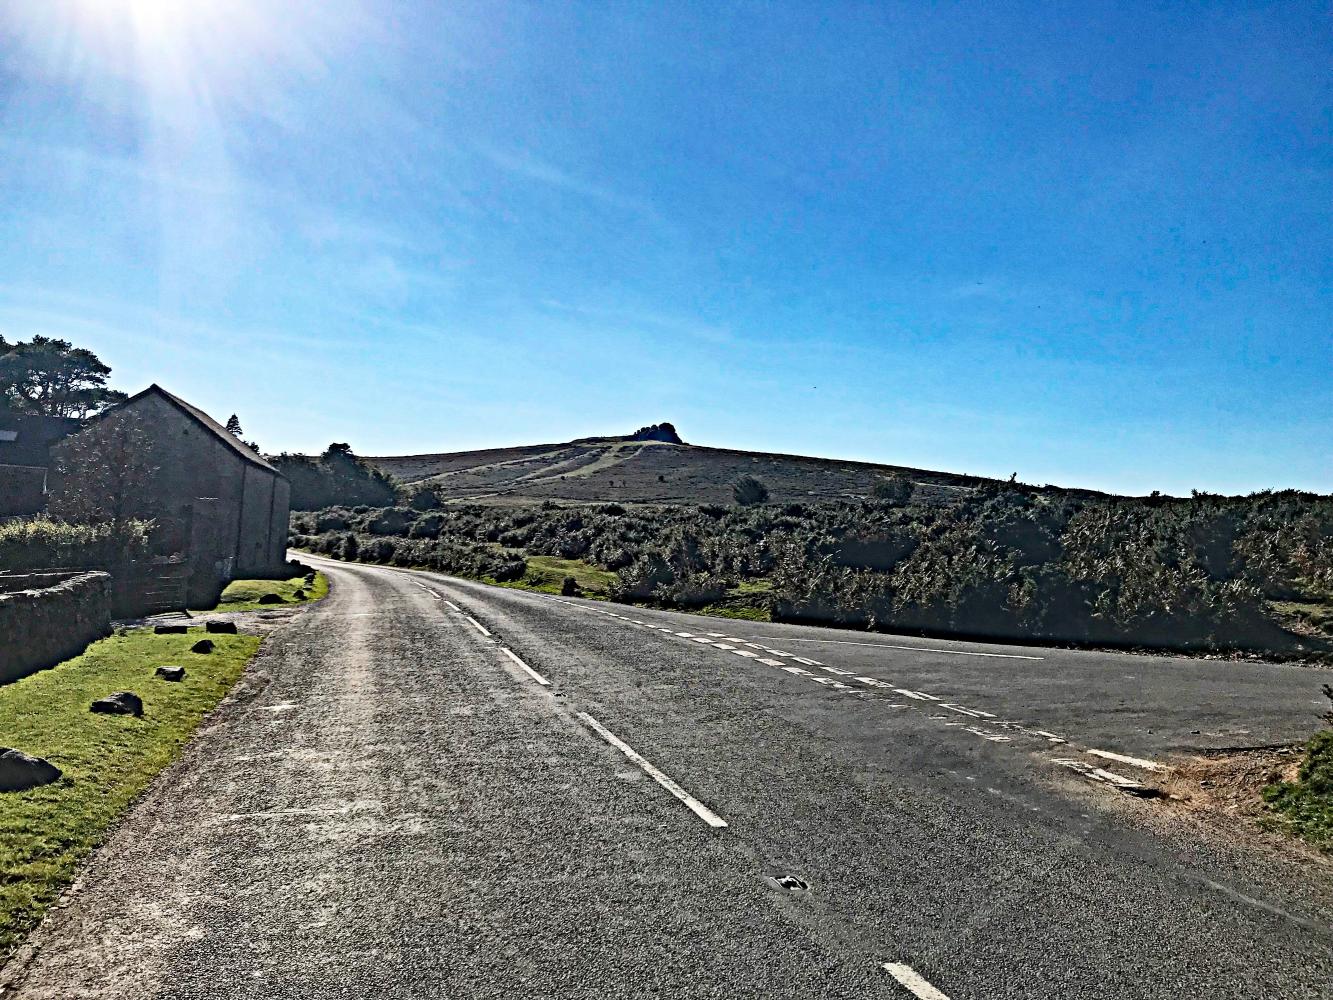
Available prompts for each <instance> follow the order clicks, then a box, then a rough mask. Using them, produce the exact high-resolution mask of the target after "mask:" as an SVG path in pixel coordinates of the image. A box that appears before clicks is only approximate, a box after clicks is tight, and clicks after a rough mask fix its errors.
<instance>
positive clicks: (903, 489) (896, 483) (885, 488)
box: [870, 476, 916, 504]
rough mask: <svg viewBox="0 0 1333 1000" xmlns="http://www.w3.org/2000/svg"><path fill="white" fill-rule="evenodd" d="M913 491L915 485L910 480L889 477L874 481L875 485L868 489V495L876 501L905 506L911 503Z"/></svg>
mask: <svg viewBox="0 0 1333 1000" xmlns="http://www.w3.org/2000/svg"><path fill="white" fill-rule="evenodd" d="M915 491H916V484H915V483H913V482H912V481H911V480H910V479H904V478H903V477H902V476H889V477H887V478H885V479H879V480H876V482H875V485H874V486H872V487H871V488H870V495H871V496H873V497H874V498H875V499H876V500H885V501H888V502H889V503H898V504H905V503H909V502H910V501H911V499H912V494H913V492H915Z"/></svg>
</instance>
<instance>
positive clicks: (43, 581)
mask: <svg viewBox="0 0 1333 1000" xmlns="http://www.w3.org/2000/svg"><path fill="white" fill-rule="evenodd" d="M110 621H111V575H110V574H109V573H103V572H88V573H83V572H68V571H66V572H54V571H53V572H47V573H26V574H0V684H6V683H8V682H9V681H13V680H17V679H18V678H20V677H25V676H27V675H28V674H31V673H33V672H34V671H37V670H42V669H44V668H46V667H53V666H55V665H56V664H57V663H59V662H60V661H61V660H65V659H68V658H69V657H71V656H77V655H78V654H79V653H82V652H83V650H84V649H85V648H86V647H87V646H88V643H90V642H92V641H93V640H95V639H100V638H102V637H103V636H105V635H107V634H108V633H109V632H110Z"/></svg>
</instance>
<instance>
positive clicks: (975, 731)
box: [963, 726, 1013, 743]
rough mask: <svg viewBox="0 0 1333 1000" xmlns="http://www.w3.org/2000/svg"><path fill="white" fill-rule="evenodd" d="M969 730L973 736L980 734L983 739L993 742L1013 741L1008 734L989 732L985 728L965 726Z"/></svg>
mask: <svg viewBox="0 0 1333 1000" xmlns="http://www.w3.org/2000/svg"><path fill="white" fill-rule="evenodd" d="M963 728H964V729H965V730H966V731H967V732H969V733H971V734H972V735H973V736H980V737H981V738H982V739H983V740H990V741H991V742H992V743H1012V742H1013V740H1012V739H1011V738H1010V737H1008V736H996V735H995V734H994V733H988V732H986V730H984V729H978V728H977V727H976V726H964V727H963Z"/></svg>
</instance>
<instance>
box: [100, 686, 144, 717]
mask: <svg viewBox="0 0 1333 1000" xmlns="http://www.w3.org/2000/svg"><path fill="white" fill-rule="evenodd" d="M88 710H89V711H90V712H98V713H100V714H102V715H143V699H142V698H140V697H139V696H138V695H137V694H135V693H134V692H133V691H117V692H116V693H115V694H110V695H107V696H106V697H105V698H98V699H97V700H96V701H95V702H93V703H92V704H91V705H89V706H88Z"/></svg>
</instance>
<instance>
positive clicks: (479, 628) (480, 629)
mask: <svg viewBox="0 0 1333 1000" xmlns="http://www.w3.org/2000/svg"><path fill="white" fill-rule="evenodd" d="M463 617H464V618H466V619H467V620H468V621H470V622H471V623H472V624H473V626H474V627H475V628H476V630H477V631H478V632H480V633H481V634H482V635H486V636H489V635H490V634H491V633H490V632H489V631H487V629H486V626H485V625H483V624H482V623H481V622H479V621H477V619H475V618H473V617H472V616H471V615H464V616H463Z"/></svg>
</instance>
